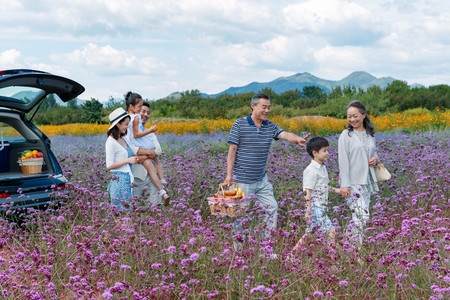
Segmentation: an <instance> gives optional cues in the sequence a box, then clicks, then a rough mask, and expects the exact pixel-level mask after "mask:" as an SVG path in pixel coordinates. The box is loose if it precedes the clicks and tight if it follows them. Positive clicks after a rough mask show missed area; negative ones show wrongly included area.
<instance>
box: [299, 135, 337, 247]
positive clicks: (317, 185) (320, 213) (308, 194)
mask: <svg viewBox="0 0 450 300" xmlns="http://www.w3.org/2000/svg"><path fill="white" fill-rule="evenodd" d="M328 147H329V143H328V141H327V140H326V139H325V138H323V137H320V136H316V137H313V138H312V139H310V140H309V141H308V143H307V144H306V151H307V152H308V154H309V155H310V156H311V157H312V158H313V160H312V161H311V163H310V164H309V165H308V167H306V169H305V170H304V171H303V191H304V193H305V199H306V212H305V217H304V220H305V221H306V222H311V223H310V224H309V226H308V228H307V229H306V233H305V234H304V235H303V236H302V237H301V238H300V240H299V241H298V242H297V244H296V245H295V247H294V249H293V250H292V253H296V252H299V251H300V249H301V247H303V246H304V245H305V244H306V240H307V239H308V238H311V237H312V233H317V232H323V233H327V234H328V238H329V241H330V242H331V243H332V244H334V243H335V236H336V231H335V228H334V226H333V223H332V222H331V220H330V218H329V217H328V215H327V214H326V213H325V209H326V207H327V205H328V192H333V193H337V194H339V193H340V189H338V188H334V187H331V186H329V185H328V183H329V182H330V180H329V178H328V171H327V167H326V166H325V164H324V162H326V161H327V160H328Z"/></svg>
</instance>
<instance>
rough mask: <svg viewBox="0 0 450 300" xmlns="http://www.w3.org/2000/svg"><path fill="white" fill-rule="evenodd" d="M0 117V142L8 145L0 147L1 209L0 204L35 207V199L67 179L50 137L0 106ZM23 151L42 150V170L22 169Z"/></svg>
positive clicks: (42, 196)
mask: <svg viewBox="0 0 450 300" xmlns="http://www.w3.org/2000/svg"><path fill="white" fill-rule="evenodd" d="M0 116H1V118H0V135H1V136H0V139H2V140H0V145H1V144H3V145H7V146H4V148H3V150H2V168H1V172H0V196H2V197H0V210H2V207H1V206H2V205H3V206H4V205H5V204H10V203H13V205H12V206H13V207H15V206H17V205H18V206H36V199H41V198H48V194H49V193H51V192H52V191H53V190H56V189H57V188H58V187H59V186H62V185H64V184H65V183H66V182H67V180H66V179H65V177H64V176H63V174H62V171H61V168H60V166H59V163H58V161H57V159H56V157H55V156H54V154H53V153H52V152H51V151H50V140H49V139H48V138H47V137H46V136H45V135H44V134H43V133H42V132H40V131H39V129H37V128H36V127H34V125H33V124H31V123H30V122H28V121H27V120H25V118H24V114H20V113H18V112H14V111H11V110H7V109H0ZM25 150H37V151H39V152H41V153H42V155H43V161H44V164H43V166H42V171H41V172H39V173H35V174H24V173H23V172H22V169H21V167H20V165H19V163H18V160H19V158H20V157H21V153H22V152H23V151H25ZM45 202H47V201H45Z"/></svg>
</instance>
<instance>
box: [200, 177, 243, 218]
mask: <svg viewBox="0 0 450 300" xmlns="http://www.w3.org/2000/svg"><path fill="white" fill-rule="evenodd" d="M233 191H236V193H234V192H233ZM225 194H227V195H225ZM228 194H230V195H228ZM233 194H234V195H233ZM207 201H208V204H209V208H210V209H211V214H212V215H222V216H229V217H239V216H244V215H246V214H247V209H248V205H249V202H250V197H245V194H244V193H243V192H242V191H241V190H240V189H239V187H238V185H237V183H236V182H233V183H232V185H231V186H227V185H226V184H224V183H222V184H219V188H218V190H217V193H216V194H214V197H208V198H207Z"/></svg>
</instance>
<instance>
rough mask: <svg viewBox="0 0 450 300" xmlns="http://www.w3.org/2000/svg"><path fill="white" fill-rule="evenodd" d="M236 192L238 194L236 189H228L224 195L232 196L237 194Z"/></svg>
mask: <svg viewBox="0 0 450 300" xmlns="http://www.w3.org/2000/svg"><path fill="white" fill-rule="evenodd" d="M236 194H237V191H236V190H227V191H224V195H225V196H230V197H232V196H236Z"/></svg>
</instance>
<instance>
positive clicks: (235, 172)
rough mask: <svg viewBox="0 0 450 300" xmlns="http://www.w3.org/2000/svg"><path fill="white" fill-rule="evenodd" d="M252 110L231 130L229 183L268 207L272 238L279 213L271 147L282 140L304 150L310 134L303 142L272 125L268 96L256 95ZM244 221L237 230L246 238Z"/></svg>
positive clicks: (235, 226)
mask: <svg viewBox="0 0 450 300" xmlns="http://www.w3.org/2000/svg"><path fill="white" fill-rule="evenodd" d="M251 107H252V110H253V112H252V113H251V114H250V115H248V116H247V117H244V118H240V119H237V120H236V121H235V122H234V124H233V126H232V127H231V130H230V135H229V137H228V143H229V144H230V148H229V150H228V159H227V177H226V179H225V183H226V184H228V185H231V183H232V182H233V179H234V181H236V182H237V184H238V185H239V187H240V188H242V191H243V192H244V193H245V194H246V195H248V196H251V195H256V196H257V200H258V201H260V202H261V204H262V205H263V206H264V207H266V212H267V213H266V214H265V215H264V217H263V221H264V222H265V225H266V231H265V237H266V238H268V237H270V232H271V230H276V228H277V211H278V203H277V201H276V200H275V197H274V195H273V187H272V184H270V182H269V181H268V178H267V175H266V172H265V168H266V164H267V157H268V155H269V150H270V145H271V144H272V141H273V140H278V139H282V140H285V141H288V142H290V143H295V144H299V145H300V146H302V147H304V146H305V145H304V143H305V142H306V140H307V139H308V137H309V134H308V135H307V136H305V137H304V138H302V137H299V136H297V135H295V134H293V133H290V132H286V131H284V130H283V129H281V128H280V126H278V125H277V124H275V123H273V122H272V121H268V120H267V116H268V115H269V113H270V97H269V96H268V95H266V94H263V93H258V94H256V95H254V96H253V97H252V100H251ZM242 221H243V217H240V218H237V219H236V221H235V222H234V223H233V230H234V231H235V233H236V234H238V233H239V234H240V235H241V238H242V237H243V228H242V226H241V222H242ZM241 238H238V241H239V243H235V248H236V247H237V246H241V245H242V244H241V243H240V242H241Z"/></svg>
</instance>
